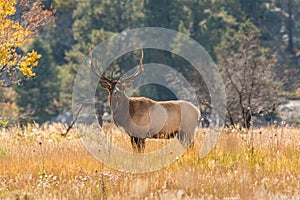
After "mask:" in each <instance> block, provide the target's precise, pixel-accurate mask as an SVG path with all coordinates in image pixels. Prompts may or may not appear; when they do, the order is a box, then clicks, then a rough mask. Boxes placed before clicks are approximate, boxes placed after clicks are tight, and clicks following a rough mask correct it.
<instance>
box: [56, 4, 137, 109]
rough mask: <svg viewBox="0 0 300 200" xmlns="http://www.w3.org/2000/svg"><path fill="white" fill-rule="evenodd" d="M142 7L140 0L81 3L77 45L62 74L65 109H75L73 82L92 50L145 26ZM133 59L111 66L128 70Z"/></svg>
mask: <svg viewBox="0 0 300 200" xmlns="http://www.w3.org/2000/svg"><path fill="white" fill-rule="evenodd" d="M142 5H143V2H141V1H138V0H134V1H131V0H125V1H121V0H112V1H111V0H103V1H80V2H78V3H77V7H76V8H75V10H74V12H73V17H74V23H73V26H72V32H73V39H74V44H73V45H72V47H71V49H70V50H69V51H67V52H66V56H65V59H66V61H67V64H66V65H63V66H62V67H61V71H60V76H61V78H62V82H61V93H60V98H61V102H62V103H63V106H64V107H65V108H67V109H70V107H71V100H72V89H73V81H74V78H75V76H76V73H77V70H78V68H79V67H80V65H81V63H82V62H83V60H84V58H85V57H86V56H87V55H88V53H89V52H90V50H91V49H93V48H94V47H95V46H96V45H98V44H99V43H101V42H102V41H104V40H105V39H107V38H109V37H110V36H112V35H113V34H114V33H119V32H121V31H125V30H126V29H131V28H137V27H139V26H141V23H142V20H141V18H142V17H143V14H142ZM133 58H134V56H132V55H129V56H128V57H126V59H125V58H121V59H119V60H118V61H117V62H114V63H113V64H112V66H111V67H113V68H114V69H115V70H118V71H121V69H120V67H119V66H120V65H119V63H122V66H125V68H126V67H127V69H128V67H131V66H132V65H129V64H128V63H130V61H132V60H133ZM125 68H123V69H125Z"/></svg>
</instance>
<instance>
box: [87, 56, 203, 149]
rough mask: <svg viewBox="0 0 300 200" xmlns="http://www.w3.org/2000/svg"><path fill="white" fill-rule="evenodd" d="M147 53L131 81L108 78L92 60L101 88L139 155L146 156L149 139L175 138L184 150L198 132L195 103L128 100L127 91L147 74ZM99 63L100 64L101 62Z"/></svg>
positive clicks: (116, 122) (115, 117)
mask: <svg viewBox="0 0 300 200" xmlns="http://www.w3.org/2000/svg"><path fill="white" fill-rule="evenodd" d="M143 58H144V52H143V51H142V56H141V58H140V63H139V65H138V66H137V69H136V71H135V73H133V74H132V75H130V76H128V77H123V78H120V79H119V80H114V79H113V71H112V73H111V78H107V77H106V76H104V74H103V73H101V72H100V71H99V70H98V71H97V70H96V68H95V66H94V64H93V60H92V54H91V56H90V59H89V62H90V65H91V70H92V72H93V73H94V74H95V75H96V76H98V77H99V78H100V81H99V83H100V85H101V86H102V87H103V88H105V89H106V90H107V91H108V100H109V106H110V109H111V112H112V116H113V121H114V123H115V124H116V125H117V126H121V127H123V128H124V130H125V132H126V133H127V134H128V135H129V136H130V139H131V144H132V147H133V150H134V151H135V152H139V153H143V152H144V149H145V139H146V138H149V139H150V138H155V139H157V138H163V139H170V138H174V137H175V136H176V137H177V138H178V139H179V141H180V142H181V144H182V145H184V147H187V146H189V145H190V144H192V142H193V138H194V132H195V129H196V127H197V124H198V120H199V117H200V112H199V110H198V109H197V108H196V107H195V106H194V105H193V104H191V103H189V102H187V101H182V100H176V101H154V100H152V99H149V98H146V97H128V96H127V95H126V93H125V90H126V89H127V88H129V87H131V86H132V84H133V82H134V79H135V78H136V77H137V76H139V75H140V74H141V73H142V72H143V71H144V66H143ZM97 63H98V62H97Z"/></svg>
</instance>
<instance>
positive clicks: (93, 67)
mask: <svg viewBox="0 0 300 200" xmlns="http://www.w3.org/2000/svg"><path fill="white" fill-rule="evenodd" d="M89 63H90V65H91V70H92V72H93V73H94V74H95V75H96V76H98V77H99V78H100V79H101V80H104V81H107V82H111V80H110V79H108V78H106V77H105V76H104V75H103V74H102V73H101V71H100V70H98V71H99V72H100V74H99V73H98V72H96V68H95V66H94V64H93V59H92V53H91V54H90V59H89ZM97 64H98V60H97Z"/></svg>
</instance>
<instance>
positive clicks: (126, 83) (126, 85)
mask: <svg viewBox="0 0 300 200" xmlns="http://www.w3.org/2000/svg"><path fill="white" fill-rule="evenodd" d="M132 84H133V80H128V81H126V82H124V83H123V86H124V87H125V88H130V87H131V86H132Z"/></svg>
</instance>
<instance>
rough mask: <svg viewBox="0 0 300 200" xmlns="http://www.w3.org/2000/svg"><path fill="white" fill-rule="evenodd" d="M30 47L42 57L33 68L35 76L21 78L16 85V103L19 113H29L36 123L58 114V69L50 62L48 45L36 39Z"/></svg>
mask: <svg viewBox="0 0 300 200" xmlns="http://www.w3.org/2000/svg"><path fill="white" fill-rule="evenodd" d="M30 49H36V50H37V51H39V52H40V53H41V54H43V57H42V58H41V59H40V62H39V67H38V68H34V69H33V73H35V74H36V77H34V78H32V79H31V80H23V81H21V82H20V85H19V86H18V87H15V90H16V92H17V98H16V103H17V106H18V107H19V109H20V111H21V113H28V112H29V113H31V114H32V115H31V120H28V121H35V122H38V123H42V122H45V121H47V120H50V119H51V118H52V117H54V116H55V115H57V114H58V111H59V110H58V106H57V103H58V101H59V99H58V97H59V84H60V83H59V80H58V69H57V67H56V66H53V65H52V63H53V62H51V60H52V58H51V49H50V45H49V44H47V43H43V42H42V41H41V40H39V39H36V40H35V41H34V42H33V44H32V46H31V48H30Z"/></svg>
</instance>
